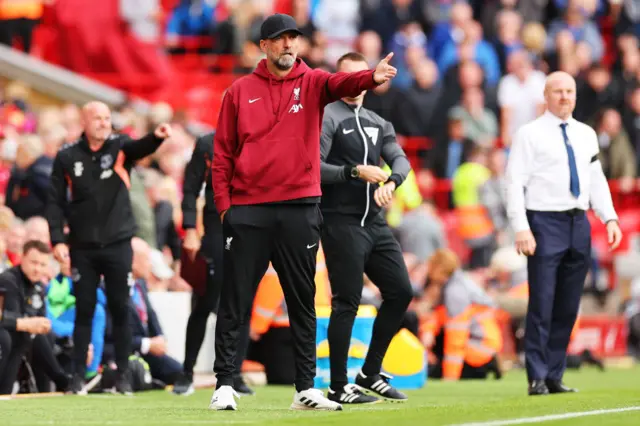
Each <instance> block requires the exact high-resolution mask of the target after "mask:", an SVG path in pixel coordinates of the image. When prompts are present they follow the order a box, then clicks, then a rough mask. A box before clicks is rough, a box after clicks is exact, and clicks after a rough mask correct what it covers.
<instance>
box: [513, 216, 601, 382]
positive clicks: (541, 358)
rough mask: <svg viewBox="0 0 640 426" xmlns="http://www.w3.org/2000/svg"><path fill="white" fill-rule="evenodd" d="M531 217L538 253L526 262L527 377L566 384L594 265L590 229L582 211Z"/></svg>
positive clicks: (530, 222) (525, 342)
mask: <svg viewBox="0 0 640 426" xmlns="http://www.w3.org/2000/svg"><path fill="white" fill-rule="evenodd" d="M527 218H528V219H529V224H530V226H531V232H532V233H533V236H534V238H535V239H536V251H535V253H534V254H533V256H530V257H529V258H528V264H527V269H528V272H529V304H528V307H527V320H526V321H527V322H526V326H525V333H524V350H525V358H526V368H527V378H528V379H529V381H532V380H562V376H563V374H564V370H565V367H566V360H567V347H568V346H569V339H570V337H571V331H572V330H573V326H574V324H575V322H576V317H577V316H578V309H579V307H580V297H581V296H582V289H583V287H584V283H585V280H586V277H587V271H588V270H589V264H590V262H591V225H590V224H589V219H588V218H587V215H586V214H585V213H584V212H581V213H572V214H568V213H563V212H535V211H527Z"/></svg>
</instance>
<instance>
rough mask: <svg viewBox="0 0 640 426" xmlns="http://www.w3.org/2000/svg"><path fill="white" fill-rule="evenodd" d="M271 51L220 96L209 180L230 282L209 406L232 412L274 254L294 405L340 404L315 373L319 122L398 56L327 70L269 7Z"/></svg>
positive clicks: (289, 22) (389, 72) (378, 78)
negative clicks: (259, 292) (236, 376)
mask: <svg viewBox="0 0 640 426" xmlns="http://www.w3.org/2000/svg"><path fill="white" fill-rule="evenodd" d="M260 31H261V34H260V38H261V40H260V48H261V49H262V51H263V52H264V53H265V54H266V55H267V58H266V59H263V60H262V61H261V62H260V63H259V64H258V67H257V68H256V70H255V71H254V72H253V74H251V75H248V76H246V77H243V78H241V79H239V80H237V81H236V82H234V83H233V84H232V85H231V87H230V88H229V89H228V90H227V93H226V94H225V96H224V100H223V101H222V109H221V111H220V117H219V120H218V128H217V131H216V136H215V144H214V145H215V149H214V157H213V164H212V179H213V186H214V194H215V195H214V197H215V204H216V207H217V208H218V211H219V212H220V217H221V219H222V226H223V234H224V241H223V244H224V264H225V273H224V277H223V280H224V283H223V288H222V295H221V299H220V308H219V312H218V319H217V326H216V337H215V345H216V360H215V365H214V371H215V373H216V377H217V381H218V383H217V387H216V391H215V392H214V394H213V398H212V399H211V404H210V406H209V408H211V409H216V410H235V409H236V402H235V399H234V397H235V396H236V395H235V392H234V391H233V388H232V385H233V371H234V361H235V359H236V352H237V346H238V334H239V329H240V327H241V324H244V323H246V322H248V321H249V319H250V315H251V306H252V302H253V297H254V294H255V291H256V287H257V286H258V283H259V282H260V280H261V279H262V277H263V275H264V273H265V272H266V270H267V268H268V266H269V262H271V263H272V264H273V267H274V268H275V269H276V271H277V273H278V277H279V279H280V283H281V285H282V289H283V291H284V294H285V299H286V302H287V308H288V314H289V319H290V322H291V330H292V333H293V339H294V342H293V343H294V351H295V359H296V379H295V386H296V393H295V396H294V399H293V404H292V405H291V408H292V409H321V410H341V409H342V406H341V405H340V404H338V403H336V402H333V401H329V400H328V399H327V398H325V397H324V395H323V394H322V392H321V391H319V390H316V389H313V381H314V377H315V371H316V339H315V337H316V316H315V305H314V297H315V283H314V276H315V266H316V254H317V251H318V244H319V242H320V227H321V226H322V215H321V214H320V210H319V207H318V202H319V200H320V196H321V190H320V126H321V123H322V115H323V111H324V107H325V105H327V104H328V103H330V102H333V101H336V100H338V99H340V98H343V97H356V96H357V95H359V94H360V93H361V92H362V91H364V90H372V89H374V88H375V87H376V86H378V85H379V84H383V83H385V82H387V81H388V80H390V79H391V78H393V77H394V76H395V74H396V69H395V68H394V67H392V66H391V65H389V60H390V59H391V57H392V56H393V54H389V55H388V56H387V57H386V58H385V59H383V60H382V61H381V62H380V63H379V64H378V66H377V67H376V69H375V70H371V71H369V70H367V71H362V72H357V73H351V74H349V73H337V74H330V73H327V72H325V71H321V70H312V69H310V68H309V67H308V66H307V65H306V64H305V63H304V62H303V61H302V60H300V59H298V58H297V52H298V39H297V37H298V35H299V34H300V31H299V30H298V28H297V27H296V23H295V20H294V19H293V18H292V17H290V16H288V15H280V14H276V15H272V16H270V17H269V18H267V19H266V20H265V22H264V23H263V24H262V27H261V30H260Z"/></svg>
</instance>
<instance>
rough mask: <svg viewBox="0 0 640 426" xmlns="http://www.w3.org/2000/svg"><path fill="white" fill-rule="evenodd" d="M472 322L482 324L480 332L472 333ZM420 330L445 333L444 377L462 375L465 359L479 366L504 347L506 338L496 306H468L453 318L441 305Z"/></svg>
mask: <svg viewBox="0 0 640 426" xmlns="http://www.w3.org/2000/svg"><path fill="white" fill-rule="evenodd" d="M471 322H475V324H476V325H479V326H480V328H481V330H482V332H481V336H471V335H470V328H471ZM421 331H422V332H431V333H433V335H437V334H439V333H444V354H443V359H442V377H443V378H449V379H459V378H460V375H461V373H462V368H463V366H464V363H467V364H469V365H470V366H472V367H480V366H482V365H485V364H486V363H488V362H489V361H491V358H493V357H494V356H495V355H496V354H497V353H499V352H500V351H501V350H502V345H503V338H502V333H501V331H500V326H499V325H498V322H497V320H496V317H495V310H494V309H493V308H491V307H488V306H480V305H472V306H469V308H467V309H466V310H465V311H464V312H463V313H461V314H460V315H458V316H456V317H454V318H449V317H448V315H447V309H446V307H445V306H443V305H441V306H438V307H437V308H436V309H435V310H434V311H433V313H432V314H431V315H430V316H429V320H428V321H427V322H425V323H424V324H423V326H422V328H421Z"/></svg>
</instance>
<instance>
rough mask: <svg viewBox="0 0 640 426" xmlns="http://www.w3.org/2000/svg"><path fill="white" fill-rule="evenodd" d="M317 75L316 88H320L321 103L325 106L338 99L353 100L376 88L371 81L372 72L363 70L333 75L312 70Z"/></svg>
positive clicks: (376, 85) (374, 83) (375, 84)
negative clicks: (347, 98)
mask: <svg viewBox="0 0 640 426" xmlns="http://www.w3.org/2000/svg"><path fill="white" fill-rule="evenodd" d="M314 73H316V75H317V78H318V80H317V83H316V84H317V86H318V87H320V88H321V90H322V93H321V95H320V96H321V103H322V105H327V104H329V103H331V102H334V101H337V100H338V99H341V98H345V97H349V98H355V97H356V96H358V95H359V94H360V93H362V91H364V90H371V89H374V88H376V87H378V83H376V82H375V80H374V79H373V70H364V71H358V72H353V73H347V72H338V73H335V74H331V73H328V72H326V71H323V70H318V69H317V70H314Z"/></svg>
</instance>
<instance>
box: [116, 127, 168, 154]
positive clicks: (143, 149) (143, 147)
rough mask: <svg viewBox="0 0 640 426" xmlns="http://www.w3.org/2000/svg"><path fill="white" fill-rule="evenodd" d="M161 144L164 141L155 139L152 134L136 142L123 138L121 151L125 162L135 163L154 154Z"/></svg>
mask: <svg viewBox="0 0 640 426" xmlns="http://www.w3.org/2000/svg"><path fill="white" fill-rule="evenodd" d="M162 142H164V139H159V138H157V137H156V136H155V135H154V134H153V133H149V134H148V135H146V136H144V137H143V138H141V139H137V140H135V139H131V138H130V137H128V136H123V141H122V148H121V149H122V152H124V155H125V157H126V159H127V160H129V161H137V160H140V159H142V158H144V157H147V156H149V155H151V154H153V153H154V152H156V149H158V147H159V146H160V145H162Z"/></svg>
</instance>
